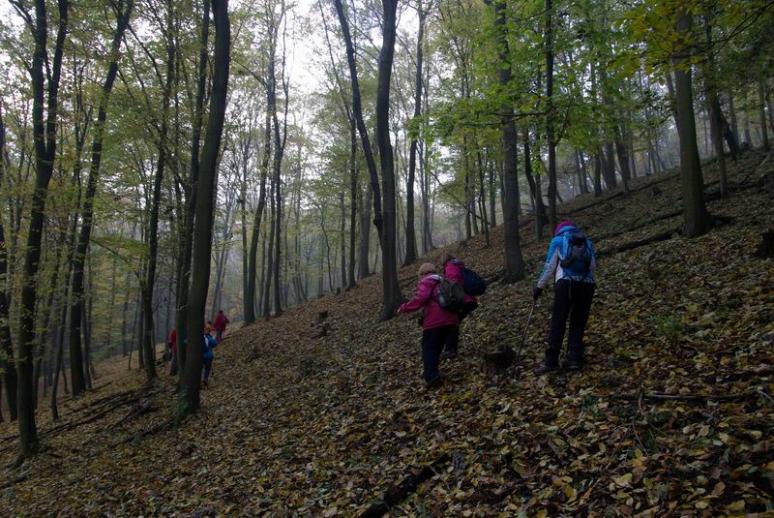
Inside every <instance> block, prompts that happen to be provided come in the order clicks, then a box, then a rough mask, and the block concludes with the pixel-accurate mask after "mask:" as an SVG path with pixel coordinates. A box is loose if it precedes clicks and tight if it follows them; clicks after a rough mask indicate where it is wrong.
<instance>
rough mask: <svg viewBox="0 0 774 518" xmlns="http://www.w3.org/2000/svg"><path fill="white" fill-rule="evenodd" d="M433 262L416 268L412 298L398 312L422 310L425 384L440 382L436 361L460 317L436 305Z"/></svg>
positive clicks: (439, 357)
mask: <svg viewBox="0 0 774 518" xmlns="http://www.w3.org/2000/svg"><path fill="white" fill-rule="evenodd" d="M435 270H436V269H435V265H434V264H432V263H425V264H423V265H422V266H421V267H420V268H419V282H418V283H417V290H416V293H415V294H414V297H413V298H412V299H411V300H409V301H408V302H406V303H405V304H401V306H400V307H399V308H398V313H411V312H414V311H418V310H420V309H421V310H422V329H423V331H422V362H423V364H424V373H423V376H424V379H425V383H426V384H427V386H428V387H433V386H436V385H438V384H439V383H440V381H441V373H440V372H439V370H438V363H439V362H440V360H441V352H442V351H443V348H444V345H446V344H447V343H448V342H449V339H450V338H451V337H452V335H453V333H454V330H455V329H456V327H457V324H458V322H459V320H458V319H457V314H456V313H454V312H453V311H447V310H445V309H443V308H442V307H441V306H440V305H439V304H438V294H437V292H438V284H439V283H440V282H441V276H440V275H437V274H436V273H435Z"/></svg>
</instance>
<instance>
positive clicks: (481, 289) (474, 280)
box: [462, 268, 486, 297]
mask: <svg viewBox="0 0 774 518" xmlns="http://www.w3.org/2000/svg"><path fill="white" fill-rule="evenodd" d="M462 287H463V289H464V290H465V293H467V294H468V295H472V296H474V297H478V296H479V295H483V294H484V293H486V281H485V280H484V279H482V278H481V276H480V275H479V274H477V273H476V272H474V271H473V270H471V269H470V268H463V269H462Z"/></svg>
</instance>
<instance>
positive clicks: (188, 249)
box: [176, 0, 210, 380]
mask: <svg viewBox="0 0 774 518" xmlns="http://www.w3.org/2000/svg"><path fill="white" fill-rule="evenodd" d="M202 7H203V9H202V20H201V26H200V30H201V33H200V38H199V61H198V77H197V85H196V100H195V105H194V117H193V119H194V120H193V128H192V132H191V168H190V173H189V174H190V176H189V179H188V183H187V185H185V184H184V186H185V187H186V189H185V190H186V192H187V196H186V199H185V205H184V208H183V214H182V215H181V218H180V221H181V222H182V225H181V228H180V231H181V233H180V245H181V246H180V251H179V256H178V257H179V258H180V259H179V262H180V264H179V265H178V279H179V280H178V283H177V287H178V294H177V318H176V320H177V358H178V363H177V364H178V372H179V373H180V379H181V380H182V378H183V375H184V369H183V367H184V365H185V361H186V348H187V346H188V329H189V322H188V318H189V315H190V311H189V308H190V304H189V303H190V301H189V299H190V290H191V273H192V270H191V265H192V261H193V256H194V253H193V248H194V246H195V243H194V242H193V240H192V239H191V236H192V235H193V233H194V216H195V210H196V207H197V201H196V196H197V193H198V185H199V173H200V169H201V165H200V160H199V153H200V151H201V150H200V144H201V132H202V121H203V119H204V95H205V88H206V83H207V65H208V62H209V60H208V46H209V35H210V0H203V1H202ZM199 332H201V329H200V331H198V332H197V334H196V335H194V336H198V334H199ZM197 341H198V340H197Z"/></svg>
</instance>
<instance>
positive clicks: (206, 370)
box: [166, 309, 231, 387]
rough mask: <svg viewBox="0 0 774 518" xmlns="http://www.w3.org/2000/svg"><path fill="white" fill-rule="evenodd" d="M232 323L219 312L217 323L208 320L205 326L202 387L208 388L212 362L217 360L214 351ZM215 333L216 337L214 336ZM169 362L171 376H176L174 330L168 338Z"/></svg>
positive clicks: (216, 317)
mask: <svg viewBox="0 0 774 518" xmlns="http://www.w3.org/2000/svg"><path fill="white" fill-rule="evenodd" d="M230 323H231V322H230V321H229V319H228V317H227V316H226V314H225V313H223V310H222V309H220V310H218V314H217V315H215V321H214V322H213V321H210V320H208V321H207V323H206V324H205V325H204V334H203V335H202V349H201V351H202V386H203V387H207V386H208V385H209V381H210V374H211V373H212V361H213V359H215V352H214V349H215V348H216V347H217V346H218V344H220V342H222V341H223V335H224V334H225V332H226V327H227V326H228V324H230ZM213 333H215V336H212V335H213ZM166 352H167V353H168V358H169V359H170V362H169V375H170V376H176V375H177V371H178V358H177V329H172V331H170V332H169V336H168V337H167V351H166Z"/></svg>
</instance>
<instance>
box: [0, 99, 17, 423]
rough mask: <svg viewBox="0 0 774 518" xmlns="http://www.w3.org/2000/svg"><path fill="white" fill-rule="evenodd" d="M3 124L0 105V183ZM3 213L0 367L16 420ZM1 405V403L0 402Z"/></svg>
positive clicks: (1, 176) (0, 232)
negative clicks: (0, 357) (0, 358)
mask: <svg viewBox="0 0 774 518" xmlns="http://www.w3.org/2000/svg"><path fill="white" fill-rule="evenodd" d="M5 153H6V149H5V124H4V123H3V113H2V106H0V185H2V184H3V179H4V176H5V163H6V162H5V156H6V155H5ZM5 243H6V241H5V231H4V227H3V215H2V213H1V212H0V353H2V355H3V358H4V359H2V360H0V369H2V371H3V381H4V382H5V397H6V402H7V403H8V414H9V417H10V419H11V421H15V420H16V384H17V379H16V365H15V363H14V354H13V344H12V343H11V327H10V320H9V314H8V309H9V308H8V305H9V297H8V291H7V290H8V287H9V286H10V282H9V278H8V250H7V248H6V245H5ZM0 405H2V403H0Z"/></svg>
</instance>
